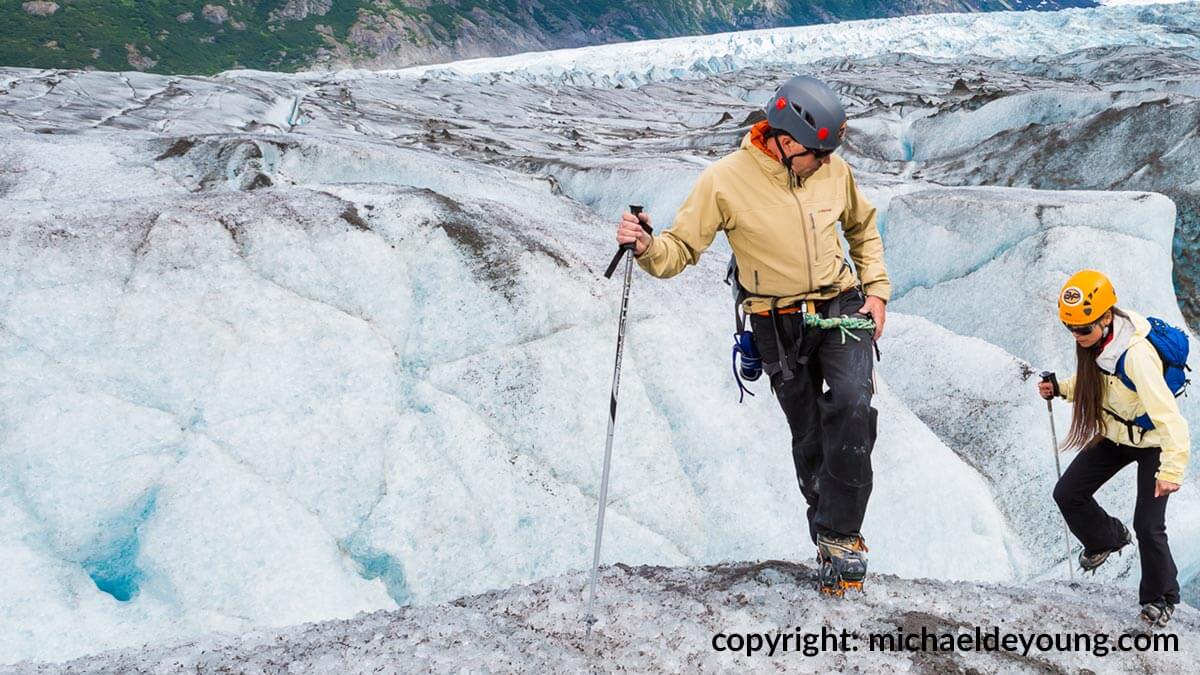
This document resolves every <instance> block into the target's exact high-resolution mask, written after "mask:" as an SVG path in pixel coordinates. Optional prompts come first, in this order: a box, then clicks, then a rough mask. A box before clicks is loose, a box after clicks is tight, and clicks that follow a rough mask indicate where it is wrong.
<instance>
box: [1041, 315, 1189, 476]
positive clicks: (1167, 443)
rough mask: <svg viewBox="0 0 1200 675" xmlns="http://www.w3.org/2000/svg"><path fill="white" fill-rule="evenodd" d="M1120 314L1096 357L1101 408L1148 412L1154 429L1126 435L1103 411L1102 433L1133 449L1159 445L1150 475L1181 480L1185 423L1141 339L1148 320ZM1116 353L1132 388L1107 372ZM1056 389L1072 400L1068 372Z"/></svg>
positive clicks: (1126, 414) (1124, 413)
mask: <svg viewBox="0 0 1200 675" xmlns="http://www.w3.org/2000/svg"><path fill="white" fill-rule="evenodd" d="M1125 313H1126V314H1128V315H1129V318H1128V319H1125V318H1123V317H1120V316H1115V317H1113V331H1114V332H1115V333H1116V335H1115V336H1114V337H1113V340H1112V342H1110V343H1109V344H1108V346H1106V347H1105V348H1104V349H1103V350H1102V351H1101V352H1100V356H1099V357H1098V358H1097V359H1096V362H1097V364H1098V365H1099V366H1100V369H1101V370H1103V371H1104V376H1103V377H1104V407H1105V408H1107V409H1109V410H1111V411H1113V412H1114V413H1116V414H1118V415H1120V416H1121V417H1123V418H1124V419H1127V420H1132V419H1134V418H1136V417H1139V416H1140V415H1142V414H1149V415H1150V421H1151V422H1154V428H1153V429H1151V430H1150V431H1147V432H1146V433H1145V434H1141V433H1140V430H1139V429H1134V430H1133V438H1132V439H1130V437H1129V435H1130V433H1129V429H1128V427H1126V426H1125V425H1124V424H1122V423H1121V422H1120V421H1119V420H1117V419H1115V418H1113V416H1112V415H1109V414H1104V437H1105V438H1107V439H1109V440H1111V441H1113V442H1115V443H1120V444H1121V445H1128V446H1132V447H1135V448H1162V454H1161V455H1160V456H1159V460H1158V473H1157V474H1155V475H1156V476H1157V478H1158V479H1159V480H1165V481H1167V482H1169V483H1176V484H1181V483H1182V482H1183V475H1184V472H1185V470H1186V469H1187V463H1188V456H1189V454H1190V453H1191V439H1190V437H1189V433H1188V423H1187V420H1186V419H1184V418H1183V415H1182V414H1181V413H1180V412H1179V403H1178V402H1177V401H1176V400H1175V396H1174V394H1172V393H1171V390H1170V389H1169V388H1168V387H1167V381H1166V380H1165V379H1163V364H1162V359H1161V358H1159V356H1158V351H1157V350H1155V349H1154V345H1152V344H1150V341H1149V340H1147V339H1146V336H1147V335H1149V333H1150V322H1149V321H1147V320H1146V318H1145V317H1143V316H1142V315H1140V314H1136V313H1134V312H1131V311H1129V310H1125ZM1122 353H1124V354H1125V374H1126V375H1127V376H1128V377H1129V379H1130V380H1132V381H1133V383H1134V385H1136V386H1137V391H1133V390H1132V389H1130V388H1129V387H1126V386H1125V384H1124V383H1122V382H1121V378H1119V377H1117V376H1116V375H1109V374H1108V373H1110V372H1114V371H1115V370H1116V363H1117V359H1118V358H1119V357H1120V356H1121V354H1122ZM1058 390H1059V393H1060V394H1061V395H1062V397H1063V398H1065V399H1067V400H1068V401H1073V400H1075V398H1074V394H1075V378H1074V377H1073V376H1072V377H1070V378H1067V379H1066V380H1064V381H1062V382H1060V383H1059V384H1058Z"/></svg>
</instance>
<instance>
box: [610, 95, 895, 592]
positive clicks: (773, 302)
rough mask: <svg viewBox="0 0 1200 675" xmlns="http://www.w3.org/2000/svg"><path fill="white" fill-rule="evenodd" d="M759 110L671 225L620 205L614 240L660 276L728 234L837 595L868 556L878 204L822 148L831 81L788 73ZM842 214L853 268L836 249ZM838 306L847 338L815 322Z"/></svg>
mask: <svg viewBox="0 0 1200 675" xmlns="http://www.w3.org/2000/svg"><path fill="white" fill-rule="evenodd" d="M765 112H766V117H767V119H766V120H764V121H762V122H759V123H758V124H756V125H754V126H753V127H752V128H751V130H750V132H749V133H748V134H746V136H745V138H744V139H743V140H742V144H741V147H740V148H739V149H738V150H737V151H735V152H733V153H731V154H729V155H727V156H725V157H724V158H722V159H720V160H719V161H717V162H715V163H713V164H712V165H711V166H709V167H708V168H707V169H705V170H704V172H703V173H701V174H700V177H699V179H698V180H697V181H696V185H695V187H694V188H693V190H692V193H691V194H690V195H689V196H688V198H687V200H686V201H685V202H684V203H683V205H682V206H681V207H680V209H679V212H678V213H677V214H676V217H675V222H674V224H673V225H672V227H671V228H670V229H668V230H667V231H665V232H663V233H662V234H660V235H658V236H651V235H649V234H647V233H646V232H645V231H644V230H643V229H642V227H641V225H640V224H639V222H638V218H636V217H634V216H633V215H632V214H629V213H625V214H624V215H623V216H622V219H621V222H620V224H619V225H618V228H617V241H618V243H621V244H626V243H631V242H632V243H634V244H635V249H634V253H635V254H636V256H637V261H638V264H639V265H640V266H641V267H642V269H644V270H646V271H647V272H649V273H650V274H652V275H654V276H656V277H660V278H667V277H671V276H674V275H676V274H678V273H679V272H681V271H682V270H683V269H684V267H686V266H688V265H693V264H695V263H696V261H697V260H698V259H699V257H700V254H701V253H702V252H703V251H704V250H705V249H706V248H708V246H709V245H710V244H711V243H712V240H713V237H714V236H716V233H717V231H718V230H720V231H723V232H724V233H725V236H726V237H727V238H728V239H729V244H730V247H731V248H732V249H733V253H734V257H735V258H736V261H737V280H738V282H739V283H740V285H741V286H742V287H743V289H744V291H745V293H746V299H745V300H744V302H743V303H742V310H743V311H745V312H746V313H747V314H749V316H750V321H751V328H752V329H753V333H754V343H755V346H756V347H757V348H758V351H759V353H760V354H761V355H762V358H763V363H764V370H766V372H767V373H768V374H770V376H771V388H772V390H773V391H774V393H775V396H776V398H777V399H778V400H779V405H780V406H781V407H782V408H783V412H784V415H785V416H786V418H787V421H788V426H789V427H790V429H791V434H792V459H793V461H794V463H795V467H796V477H797V480H798V482H799V484H800V491H801V493H802V494H803V495H804V498H805V501H806V502H807V503H808V512H807V516H808V526H809V535H810V536H811V537H812V539H813V541H814V543H816V545H817V556H818V561H819V563H820V567H821V574H820V576H821V588H822V590H824V591H826V592H829V593H833V594H837V595H841V594H842V592H843V591H844V590H845V589H846V588H857V589H859V590H861V589H862V581H863V578H864V577H865V576H866V570H867V559H866V555H865V554H866V551H867V547H866V544H865V542H864V541H863V538H862V533H861V531H860V528H861V526H862V521H863V515H864V513H865V511H866V506H867V498H868V497H869V495H870V493H871V481H872V473H871V449H872V447H873V446H874V444H875V421H876V411H875V409H874V408H872V407H871V396H872V395H873V393H874V382H873V372H874V371H873V367H874V363H873V361H872V357H873V356H874V354H873V350H872V347H873V345H874V341H875V340H877V339H878V338H879V337H880V336H881V335H882V334H883V324H884V320H885V316H886V309H885V305H886V302H887V300H888V297H889V295H890V294H891V284H890V282H889V281H888V276H887V269H886V267H885V265H884V261H883V243H882V240H881V239H880V236H879V230H878V228H877V227H876V223H875V215H876V214H875V209H874V207H872V206H871V204H870V203H869V202H868V201H867V200H866V199H865V198H864V197H863V195H862V193H860V192H859V190H858V187H857V185H856V184H855V182H854V177H853V175H852V174H851V172H850V168H849V166H848V165H847V164H846V162H845V161H844V160H842V159H841V158H840V157H837V156H834V155H833V154H832V153H833V151H834V150H835V149H836V148H837V147H838V146H839V145H840V144H841V141H842V138H843V137H844V135H845V123H846V112H845V110H844V109H843V107H842V104H841V102H840V101H839V100H838V98H837V95H836V94H835V93H834V92H833V90H832V89H830V88H829V87H828V86H827V85H826V84H825V83H823V82H821V81H819V80H816V79H813V78H811V77H804V76H796V77H793V78H791V79H790V80H788V81H787V82H785V83H784V84H783V85H782V86H781V87H780V88H779V89H778V90H777V91H776V92H775V95H774V96H772V98H771V100H770V101H769V102H768V103H767V105H766V107H765ZM641 217H642V220H643V221H644V222H645V223H646V224H649V223H650V218H649V216H648V215H647V214H644V213H643V214H642V216H641ZM839 221H840V222H841V229H842V231H843V232H844V234H845V236H846V240H847V242H848V243H849V244H850V256H851V258H853V260H854V268H851V266H850V264H849V262H847V261H846V260H845V259H844V258H843V254H842V244H841V241H840V239H839V236H838V226H837V225H838V222H839ZM856 315H857V316H856ZM843 316H848V317H852V318H857V319H858V321H857V322H853V321H848V322H847V324H848V325H851V326H855V328H853V329H851V330H849V331H848V332H849V336H850V338H852V339H846V337H845V334H844V333H845V332H844V331H843V330H841V329H839V328H838V327H830V328H821V327H819V326H817V325H815V321H816V320H817V319H828V318H836V317H843ZM868 319H869V320H870V321H873V322H874V326H873V331H872V330H871V328H870V326H871V323H870V322H869V321H868ZM862 326H867V328H863V327H862ZM823 383H824V385H827V386H828V388H829V390H828V391H827V392H824V393H823Z"/></svg>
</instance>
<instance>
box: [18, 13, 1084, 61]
mask: <svg viewBox="0 0 1200 675" xmlns="http://www.w3.org/2000/svg"><path fill="white" fill-rule="evenodd" d="M1091 6H1095V3H1093V2H1091V1H1090V0H901V1H899V2H891V1H885V0H850V1H848V2H844V1H843V2H839V1H837V0H650V1H648V2H638V3H621V2H616V1H614V0H584V1H583V2H571V1H567V0H540V1H539V0H498V1H491V2H488V1H479V0H448V1H445V2H442V1H437V0H434V1H432V2H430V1H427V0H409V1H407V2H396V1H393V0H339V1H338V2H333V0H212V1H211V2H198V1H195V0H193V1H191V2H188V1H186V0H185V1H180V0H148V1H142V2H133V1H131V0H117V1H108V0H104V1H97V0H61V1H56V2H21V1H19V0H5V1H4V2H2V3H0V65H5V66H26V67H35V68H97V69H100V70H130V69H134V70H143V71H149V72H156V73H194V74H211V73H215V72H218V71H221V70H227V69H230V68H252V69H261V70H279V71H295V70H302V69H306V68H309V67H330V66H340V65H364V66H368V67H398V66H403V65H411V64H420V63H435V62H441V61H451V60H455V59H460V58H472V57H477V56H496V55H502V54H511V53H515V52H521V51H536V50H542V49H554V48H561V47H579V46H585V45H593V44H603V43H609V42H620V41H625V40H636V39H646V38H661V37H674V36H679V35H690V34H702V33H713V32H721V31H731V30H742V29H748V28H767V27H772V26H787V25H798V24H813V23H826V22H834V21H840V20H850V19H864V18H875V17H889V16H902V15H907V14H921V13H930V12H962V11H967V12H974V11H995V10H1008V9H1042V10H1047V9H1060V8H1064V7H1091Z"/></svg>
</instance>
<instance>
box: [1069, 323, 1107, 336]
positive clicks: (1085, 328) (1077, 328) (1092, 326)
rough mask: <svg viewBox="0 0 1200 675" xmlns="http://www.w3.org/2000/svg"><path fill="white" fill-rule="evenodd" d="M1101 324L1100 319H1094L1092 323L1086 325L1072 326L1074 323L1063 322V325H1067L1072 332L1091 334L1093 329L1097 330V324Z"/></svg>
mask: <svg viewBox="0 0 1200 675" xmlns="http://www.w3.org/2000/svg"><path fill="white" fill-rule="evenodd" d="M1099 325H1100V322H1099V321H1093V322H1092V323H1089V324H1087V325H1084V326H1072V325H1070V324H1066V323H1064V324H1063V326H1065V327H1066V329H1067V330H1069V331H1071V332H1072V333H1074V334H1076V335H1091V334H1092V331H1094V330H1096V326H1099Z"/></svg>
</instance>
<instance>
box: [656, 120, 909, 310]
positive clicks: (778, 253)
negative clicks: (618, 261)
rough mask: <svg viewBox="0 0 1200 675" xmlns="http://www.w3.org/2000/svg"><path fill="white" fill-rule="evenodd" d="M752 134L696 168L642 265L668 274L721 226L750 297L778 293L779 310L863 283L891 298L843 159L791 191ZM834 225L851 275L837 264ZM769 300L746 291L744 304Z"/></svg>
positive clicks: (876, 242)
mask: <svg viewBox="0 0 1200 675" xmlns="http://www.w3.org/2000/svg"><path fill="white" fill-rule="evenodd" d="M752 133H753V132H752ZM751 135H752V134H751V133H748V134H746V137H745V138H744V139H743V140H742V146H741V148H740V149H738V150H737V151H735V152H733V153H731V154H729V155H726V156H725V157H723V158H721V159H720V160H718V161H717V162H714V163H713V164H712V165H710V166H709V167H708V168H706V169H705V170H704V172H703V173H701V174H700V177H699V179H697V181H696V185H695V187H694V188H692V192H691V194H690V195H688V198H687V200H686V201H684V203H683V206H681V207H680V208H679V212H678V213H677V214H676V215H675V222H674V224H673V225H672V226H671V228H670V229H668V230H666V231H664V232H663V233H662V234H660V235H658V236H655V237H654V238H653V241H652V242H651V244H650V247H649V248H647V249H646V250H645V251H643V252H642V255H640V256H638V259H637V260H638V264H639V265H641V267H642V269H644V270H646V271H647V272H649V273H650V274H652V275H654V276H656V277H662V278H666V277H671V276H674V275H676V274H678V273H679V272H681V271H683V268H685V267H686V266H688V265H694V264H696V261H697V260H699V259H700V254H701V253H703V252H704V250H705V249H707V248H708V247H709V245H710V244H712V241H713V237H714V236H716V233H717V231H718V230H721V231H724V232H725V236H726V237H727V238H728V239H729V245H730V247H731V248H732V249H733V252H734V255H735V256H736V257H737V262H738V278H739V280H740V281H741V283H742V286H744V287H745V288H746V289H747V290H749V291H750V293H751V294H752V296H753V295H762V296H777V297H779V298H780V300H779V302H778V306H780V307H784V306H787V305H789V304H791V303H793V302H795V301H797V300H800V299H820V300H823V299H828V298H832V297H834V296H835V295H837V294H838V293H839V292H841V291H843V290H845V289H847V288H851V287H853V286H855V285H857V284H858V282H859V281H860V280H861V281H862V284H863V287H864V290H865V292H866V293H867V295H874V296H877V297H879V298H881V299H883V300H887V299H889V297H890V296H891V292H892V287H891V282H890V281H888V276H887V268H886V267H885V265H884V262H883V241H882V239H881V238H880V236H879V230H878V228H877V227H876V225H875V207H873V206H871V204H870V202H868V201H867V200H866V198H865V197H863V195H862V193H861V192H859V190H858V186H857V185H856V184H855V182H854V176H853V175H851V173H850V167H849V166H848V165H847V164H846V162H845V160H843V159H842V158H840V157H838V156H837V155H833V156H832V159H831V161H830V163H829V164H827V165H825V166H822V167H821V168H820V169H819V170H818V171H817V172H816V173H814V174H813V175H812V176H810V177H809V178H808V179H807V180H805V181H804V183H803V185H801V186H798V187H792V185H791V182H792V181H791V177H790V175H789V174H788V171H787V169H786V168H784V166H783V165H782V164H780V163H779V161H778V160H776V159H775V158H774V157H771V156H770V155H767V154H766V153H765V152H763V151H762V150H761V149H759V148H758V147H755V145H754V144H753V143H752V141H751ZM839 221H840V222H841V226H842V227H841V229H842V231H843V232H844V233H845V235H846V240H847V242H848V243H849V244H850V256H851V258H853V260H854V264H855V266H856V267H857V269H858V278H856V277H855V274H854V272H853V271H851V269H850V268H849V266H847V265H846V264H845V262H844V259H843V251H842V244H841V240H840V238H839V237H838V222H839ZM770 306H771V301H770V298H769V297H768V298H755V297H751V298H750V299H749V300H748V301H747V302H746V307H745V309H746V311H750V312H759V311H764V310H766V309H769V308H770Z"/></svg>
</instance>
